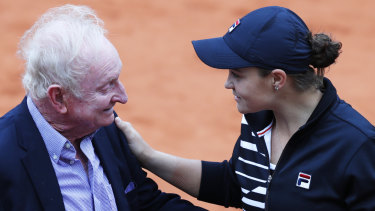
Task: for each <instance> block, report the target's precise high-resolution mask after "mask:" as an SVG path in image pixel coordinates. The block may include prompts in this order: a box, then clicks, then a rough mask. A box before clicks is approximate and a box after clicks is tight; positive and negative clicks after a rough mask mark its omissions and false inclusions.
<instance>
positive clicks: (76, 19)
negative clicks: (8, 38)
mask: <svg viewBox="0 0 375 211" xmlns="http://www.w3.org/2000/svg"><path fill="white" fill-rule="evenodd" d="M102 25H103V24H102V20H101V19H99V18H98V17H97V16H96V14H95V12H94V11H93V10H92V9H90V8H88V7H86V6H74V5H64V6H62V7H57V8H53V9H50V10H49V11H47V13H45V14H44V15H43V16H42V17H41V18H40V19H39V20H38V21H37V22H36V23H35V24H34V25H33V27H32V28H31V29H30V30H28V31H27V32H26V33H25V34H24V36H23V37H22V39H21V42H20V49H19V53H20V55H21V56H22V57H23V58H24V59H25V61H26V62H25V74H24V77H23V85H24V87H25V89H26V93H27V96H26V97H25V99H24V100H23V101H22V103H21V104H20V105H18V106H17V107H15V108H14V109H12V110H11V111H10V112H8V113H7V114H5V115H4V116H3V117H2V118H1V119H0V158H1V159H0V210H1V209H4V210H53V211H55V210H105V211H109V210H203V209H202V208H199V207H195V206H193V205H192V204H191V203H189V202H187V201H184V200H181V199H180V197H179V196H178V195H175V194H166V193H162V192H160V191H159V190H158V188H157V185H156V184H155V182H154V181H152V180H151V179H149V178H147V177H146V173H145V172H144V171H143V170H142V169H141V167H140V166H139V164H138V162H137V161H136V160H135V158H134V157H133V155H132V154H131V153H130V151H129V148H128V145H127V142H126V139H125V137H124V136H123V134H122V133H121V132H120V131H119V130H118V129H117V128H116V127H115V125H114V124H113V120H114V115H115V114H114V111H113V106H114V105H115V104H116V103H122V104H124V103H126V102H127V95H126V92H125V89H124V86H123V85H122V83H121V82H120V81H119V75H120V72H121V69H122V63H121V60H120V58H119V55H118V53H117V51H116V49H115V47H114V46H113V45H112V44H111V42H110V41H109V40H108V39H107V38H106V36H105V30H104V28H103V27H102Z"/></svg>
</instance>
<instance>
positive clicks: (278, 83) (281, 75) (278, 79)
mask: <svg viewBox="0 0 375 211" xmlns="http://www.w3.org/2000/svg"><path fill="white" fill-rule="evenodd" d="M271 76H272V86H273V87H274V89H275V90H276V91H277V90H279V89H281V88H282V87H283V86H284V85H285V83H286V79H287V74H286V73H285V71H284V70H281V69H274V70H272V72H271Z"/></svg>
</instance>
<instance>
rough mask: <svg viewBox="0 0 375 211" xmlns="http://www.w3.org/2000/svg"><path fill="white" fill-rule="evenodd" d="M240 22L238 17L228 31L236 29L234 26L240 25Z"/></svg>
mask: <svg viewBox="0 0 375 211" xmlns="http://www.w3.org/2000/svg"><path fill="white" fill-rule="evenodd" d="M240 23H241V22H240V19H238V20H237V21H236V22H235V23H234V24H233V25H232V26H231V27H229V29H228V32H229V33H231V32H232V31H233V30H234V28H236V27H237V26H238V25H240Z"/></svg>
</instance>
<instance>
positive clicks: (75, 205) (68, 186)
mask: <svg viewBox="0 0 375 211" xmlns="http://www.w3.org/2000/svg"><path fill="white" fill-rule="evenodd" d="M27 106H28V109H29V111H30V114H31V116H32V118H33V120H34V122H35V124H36V126H37V128H38V130H39V132H40V134H41V136H42V138H43V140H44V143H45V145H46V147H47V151H48V154H49V156H50V159H51V163H52V166H53V168H54V170H55V173H56V177H57V180H58V183H59V186H60V191H61V194H62V196H63V201H64V206H65V209H66V210H68V211H70V210H97V211H98V210H104V207H110V210H117V207H116V203H115V199H114V195H113V191H112V187H111V185H110V183H109V181H108V179H107V177H106V175H105V174H104V171H103V168H102V166H101V165H100V160H99V158H98V157H97V156H96V154H95V152H94V147H93V145H92V142H91V141H92V139H93V137H94V134H95V133H94V134H91V135H90V136H87V137H85V138H84V139H83V140H82V141H81V144H80V148H81V150H82V152H83V153H84V154H85V155H86V157H87V158H88V163H87V166H88V173H86V171H85V170H84V167H83V165H82V163H81V161H80V160H79V159H76V150H75V148H74V146H73V145H72V144H71V142H70V141H69V140H68V139H66V138H65V137H64V136H62V135H61V134H60V133H59V132H57V131H56V130H55V129H54V128H53V127H52V126H51V125H50V124H49V123H48V122H47V121H46V120H45V119H44V117H43V116H42V115H41V113H40V112H39V111H38V109H37V108H36V106H35V104H34V103H33V101H32V100H31V98H30V97H29V96H28V97H27ZM94 181H95V182H94ZM96 181H99V184H100V183H101V185H103V187H104V191H96V190H97V188H98V187H97V186H99V185H97V184H98V183H97V182H96ZM94 190H95V191H94ZM105 211H109V210H108V209H106V210H105Z"/></svg>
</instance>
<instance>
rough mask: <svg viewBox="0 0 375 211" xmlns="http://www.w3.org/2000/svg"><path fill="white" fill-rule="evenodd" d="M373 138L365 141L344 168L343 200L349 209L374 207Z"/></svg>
mask: <svg viewBox="0 0 375 211" xmlns="http://www.w3.org/2000/svg"><path fill="white" fill-rule="evenodd" d="M374 155H375V138H372V139H370V140H368V141H366V142H365V143H364V144H363V145H362V146H361V148H359V150H358V151H357V152H356V153H355V155H354V156H353V158H352V159H351V161H350V163H349V164H348V167H347V169H346V173H345V178H346V182H347V184H348V185H347V189H346V193H345V202H346V204H347V205H348V207H349V210H373V209H374V208H375V159H374Z"/></svg>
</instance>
